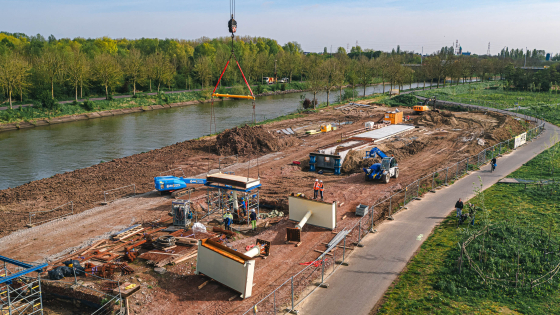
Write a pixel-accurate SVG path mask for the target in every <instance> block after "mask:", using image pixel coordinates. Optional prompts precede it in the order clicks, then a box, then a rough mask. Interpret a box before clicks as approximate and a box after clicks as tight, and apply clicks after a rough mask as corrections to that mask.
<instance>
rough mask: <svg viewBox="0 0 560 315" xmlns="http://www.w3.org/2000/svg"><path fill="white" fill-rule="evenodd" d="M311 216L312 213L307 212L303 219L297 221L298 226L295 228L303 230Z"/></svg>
mask: <svg viewBox="0 0 560 315" xmlns="http://www.w3.org/2000/svg"><path fill="white" fill-rule="evenodd" d="M312 214H313V212H311V211H307V213H306V214H305V216H304V217H303V219H301V221H299V223H298V224H296V227H297V228H298V229H300V230H301V229H303V226H304V225H305V223H307V220H309V217H310V216H311V215H312Z"/></svg>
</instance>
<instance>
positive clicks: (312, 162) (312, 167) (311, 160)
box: [309, 154, 317, 172]
mask: <svg viewBox="0 0 560 315" xmlns="http://www.w3.org/2000/svg"><path fill="white" fill-rule="evenodd" d="M316 160H317V157H316V156H315V155H312V154H309V171H310V172H315V163H316Z"/></svg>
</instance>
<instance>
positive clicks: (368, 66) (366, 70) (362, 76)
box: [356, 55, 373, 96]
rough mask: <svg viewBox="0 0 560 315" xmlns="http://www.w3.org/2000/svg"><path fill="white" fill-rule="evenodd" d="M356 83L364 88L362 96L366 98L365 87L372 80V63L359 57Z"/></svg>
mask: <svg viewBox="0 0 560 315" xmlns="http://www.w3.org/2000/svg"><path fill="white" fill-rule="evenodd" d="M356 74H357V75H358V83H359V84H361V85H362V86H363V87H364V96H366V86H367V85H368V84H370V83H371V80H372V79H373V63H372V62H371V61H370V60H369V59H368V58H367V57H366V56H363V55H362V56H360V58H358V69H357V71H356Z"/></svg>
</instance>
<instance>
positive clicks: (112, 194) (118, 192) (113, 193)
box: [103, 184, 136, 204]
mask: <svg viewBox="0 0 560 315" xmlns="http://www.w3.org/2000/svg"><path fill="white" fill-rule="evenodd" d="M131 187H132V189H133V194H134V196H136V185H135V184H131V185H128V186H122V187H117V188H114V189H109V190H105V191H104V192H103V198H104V200H105V204H107V203H108V202H110V201H115V200H117V199H120V198H124V197H127V196H129V195H130V193H126V192H125V193H122V191H123V190H124V189H126V188H131ZM107 196H109V201H107ZM119 196H120V197H119ZM112 198H113V199H112Z"/></svg>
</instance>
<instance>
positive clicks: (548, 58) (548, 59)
mask: <svg viewBox="0 0 560 315" xmlns="http://www.w3.org/2000/svg"><path fill="white" fill-rule="evenodd" d="M550 57H551V56H550V53H548V54H546V61H550Z"/></svg>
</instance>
